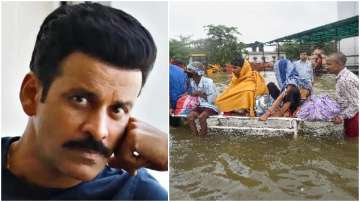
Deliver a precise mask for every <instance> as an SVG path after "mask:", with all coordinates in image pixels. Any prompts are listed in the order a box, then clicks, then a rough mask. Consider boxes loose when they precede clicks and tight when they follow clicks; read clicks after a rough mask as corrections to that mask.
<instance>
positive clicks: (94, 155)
mask: <svg viewBox="0 0 360 202" xmlns="http://www.w3.org/2000/svg"><path fill="white" fill-rule="evenodd" d="M69 150H71V151H72V154H71V155H72V157H74V158H75V159H76V160H77V161H79V163H82V164H86V165H93V164H96V159H99V158H102V155H101V154H100V153H99V152H97V151H94V150H91V149H81V148H77V149H75V148H72V149H69Z"/></svg>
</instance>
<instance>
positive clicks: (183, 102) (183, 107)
mask: <svg viewBox="0 0 360 202" xmlns="http://www.w3.org/2000/svg"><path fill="white" fill-rule="evenodd" d="M199 103H200V99H199V97H198V96H191V95H187V94H186V95H183V96H181V97H180V98H179V99H178V101H177V103H176V109H175V115H188V114H189V113H190V112H191V110H193V109H195V108H196V107H198V106H199Z"/></svg>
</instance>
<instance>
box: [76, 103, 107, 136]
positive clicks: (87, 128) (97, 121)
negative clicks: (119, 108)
mask: <svg viewBox="0 0 360 202" xmlns="http://www.w3.org/2000/svg"><path fill="white" fill-rule="evenodd" d="M108 121H109V120H108V115H107V111H106V110H105V109H102V110H98V111H96V112H92V113H91V114H89V116H88V118H87V120H86V122H85V124H84V125H83V128H82V131H83V132H85V133H86V134H90V135H92V136H93V137H94V139H96V140H99V141H101V140H104V139H106V138H107V137H108V136H109V127H108V126H109V123H108Z"/></svg>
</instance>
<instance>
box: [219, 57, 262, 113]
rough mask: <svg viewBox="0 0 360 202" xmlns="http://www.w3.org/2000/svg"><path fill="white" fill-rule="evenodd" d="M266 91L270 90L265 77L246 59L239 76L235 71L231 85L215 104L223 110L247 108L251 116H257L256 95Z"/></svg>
mask: <svg viewBox="0 0 360 202" xmlns="http://www.w3.org/2000/svg"><path fill="white" fill-rule="evenodd" d="M265 93H268V90H267V87H266V85H265V80H264V78H263V77H262V76H261V75H260V74H259V72H257V71H253V70H252V68H251V65H250V63H249V62H248V61H247V60H245V61H244V65H243V66H242V68H241V71H240V74H239V77H237V76H235V74H234V73H233V76H232V80H231V82H230V85H229V87H228V88H227V89H225V91H224V92H223V93H222V94H220V95H219V96H218V97H217V98H216V101H215V104H216V106H217V107H218V108H219V110H220V111H222V112H230V111H234V110H240V109H247V110H249V112H250V116H255V112H254V108H255V97H256V96H258V95H263V94H265Z"/></svg>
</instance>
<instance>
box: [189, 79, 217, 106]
mask: <svg viewBox="0 0 360 202" xmlns="http://www.w3.org/2000/svg"><path fill="white" fill-rule="evenodd" d="M190 87H191V92H193V91H201V92H203V93H205V94H206V97H207V99H204V98H202V97H201V98H200V107H208V108H211V109H214V110H215V111H217V108H216V107H215V106H214V102H215V99H216V97H217V94H218V93H217V90H216V86H215V84H214V82H213V80H212V79H210V78H207V77H204V76H202V77H201V79H200V82H199V84H196V82H195V81H194V80H193V79H190Z"/></svg>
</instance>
